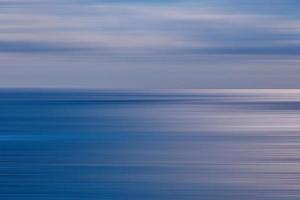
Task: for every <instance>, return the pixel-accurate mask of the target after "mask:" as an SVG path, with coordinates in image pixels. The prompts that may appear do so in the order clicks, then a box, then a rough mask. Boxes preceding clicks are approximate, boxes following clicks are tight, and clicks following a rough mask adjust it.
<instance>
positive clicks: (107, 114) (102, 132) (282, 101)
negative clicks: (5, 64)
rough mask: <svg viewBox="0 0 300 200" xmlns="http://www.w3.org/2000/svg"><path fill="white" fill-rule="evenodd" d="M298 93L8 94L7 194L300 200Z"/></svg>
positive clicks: (15, 199)
mask: <svg viewBox="0 0 300 200" xmlns="http://www.w3.org/2000/svg"><path fill="white" fill-rule="evenodd" d="M299 100H300V91H299V90H140V91H133V90H129V91H116V90H102V91H93V90H85V91H84V90H81V91H80V90H1V91H0V199H5V200H23V199H24V200H25V199H26V200H27V199H28V200H35V199H36V200H50V199H51V200H70V199H72V200H87V199H88V200H99V199H112V200H115V199H120V200H121V199H122V200H123V199H136V200H143V199H149V200H150V199H162V200H166V199H170V200H171V199H172V200H173V199H193V200H194V199H195V200H199V199H205V200H219V199H224V200H225V199H228V200H233V199H245V200H267V199H269V200H277V199H278V200H297V199H299V198H300V193H299V191H300V190H299V189H300V177H299V174H300V171H299V169H300V168H299V164H300V163H299V153H300V152H299V141H300V140H299V130H300V121H299V120H300V118H299V115H300V112H299V109H300V101H299Z"/></svg>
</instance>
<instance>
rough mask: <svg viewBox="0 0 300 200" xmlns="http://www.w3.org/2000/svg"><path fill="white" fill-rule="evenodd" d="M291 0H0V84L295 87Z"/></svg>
mask: <svg viewBox="0 0 300 200" xmlns="http://www.w3.org/2000/svg"><path fill="white" fill-rule="evenodd" d="M299 9H300V1H299V0H201V1H200V0H197V1H196V0H160V1H159V0H151V1H150V0H148V1H143V0H110V1H109V0H0V87H2V88H300V78H299V75H300V12H299Z"/></svg>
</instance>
